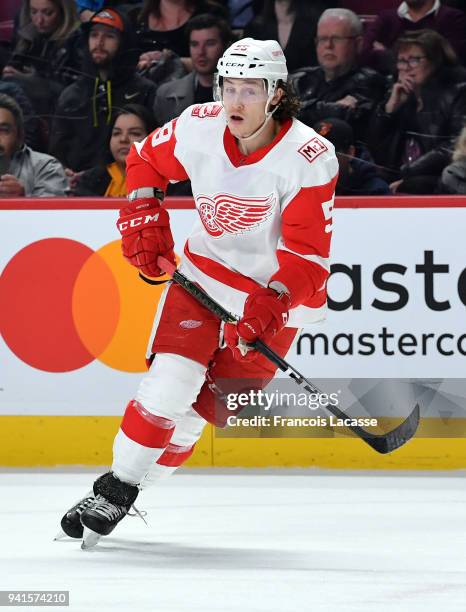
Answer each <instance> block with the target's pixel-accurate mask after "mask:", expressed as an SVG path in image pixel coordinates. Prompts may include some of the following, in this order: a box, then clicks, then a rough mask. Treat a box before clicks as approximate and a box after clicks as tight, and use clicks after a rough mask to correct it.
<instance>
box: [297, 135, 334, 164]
mask: <svg viewBox="0 0 466 612" xmlns="http://www.w3.org/2000/svg"><path fill="white" fill-rule="evenodd" d="M324 151H328V148H327V146H326V145H325V144H324V143H323V142H322V141H321V140H320V139H319V138H317V136H314V138H311V140H308V142H306V144H303V146H302V147H300V148H299V149H298V153H301V155H302V156H303V157H305V158H306V159H307V161H308V162H309V163H310V164H311V163H312V162H313V161H314V160H315V159H316V158H317V157H319V155H320V154H321V153H324Z"/></svg>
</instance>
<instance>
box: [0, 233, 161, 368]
mask: <svg viewBox="0 0 466 612" xmlns="http://www.w3.org/2000/svg"><path fill="white" fill-rule="evenodd" d="M163 278H168V277H162V279H163ZM165 286H166V285H165V284H162V285H148V284H147V283H144V282H143V281H142V280H141V279H140V278H139V276H138V273H137V271H136V269H135V268H133V267H132V266H130V265H129V264H128V263H127V262H126V261H125V259H124V258H123V257H122V255H121V249H120V240H115V241H114V242H110V243H109V244H106V245H104V246H103V247H101V248H100V249H98V250H97V251H94V250H92V249H90V248H89V247H88V246H86V245H85V244H82V243H81V242H77V241H75V240H69V239H67V238H47V239H44V240H39V241H37V242H34V243H32V244H29V245H28V246H26V247H25V248H23V249H21V251H19V252H18V253H16V255H14V257H13V258H12V259H11V260H10V261H9V262H8V264H7V265H6V267H5V269H4V270H3V273H2V275H1V276H0V304H1V308H0V334H1V335H2V337H3V339H4V341H5V343H6V344H7V346H8V347H9V349H10V350H11V351H12V352H13V353H14V354H15V355H16V356H17V357H18V358H19V359H21V360H22V361H23V362H25V363H27V364H28V365H30V366H32V367H34V368H37V369H39V370H43V371H45V372H70V371H72V370H77V369H79V368H82V367H84V366H86V365H88V364H89V363H91V362H92V361H94V360H96V359H97V360H99V361H100V362H101V363H103V364H105V365H107V366H108V367H110V368H114V369H116V370H121V371H123V372H143V371H145V369H146V365H145V353H146V346H147V340H148V337H149V334H150V330H151V327H152V321H153V318H154V314H155V310H156V308H157V304H158V301H159V299H160V296H161V294H162V291H163V289H164V288H165Z"/></svg>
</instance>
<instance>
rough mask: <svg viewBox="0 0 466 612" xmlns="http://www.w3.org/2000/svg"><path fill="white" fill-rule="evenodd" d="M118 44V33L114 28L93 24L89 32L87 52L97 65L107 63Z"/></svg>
mask: <svg viewBox="0 0 466 612" xmlns="http://www.w3.org/2000/svg"><path fill="white" fill-rule="evenodd" d="M119 46H120V35H119V34H118V31H117V30H115V29H114V28H109V27H108V26H106V25H103V24H95V25H93V26H92V29H91V31H90V32H89V53H90V54H91V57H92V61H93V62H94V64H96V65H97V66H106V65H108V64H109V63H110V62H111V61H112V60H113V58H114V57H115V55H116V53H117V51H118V47H119Z"/></svg>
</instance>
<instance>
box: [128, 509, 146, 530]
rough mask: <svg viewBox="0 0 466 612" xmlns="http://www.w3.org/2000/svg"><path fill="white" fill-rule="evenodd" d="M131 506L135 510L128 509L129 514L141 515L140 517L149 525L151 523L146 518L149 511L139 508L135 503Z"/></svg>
mask: <svg viewBox="0 0 466 612" xmlns="http://www.w3.org/2000/svg"><path fill="white" fill-rule="evenodd" d="M131 508H132V509H133V510H134V512H130V511H129V510H128V516H139V518H140V519H142V520H143V521H144V522H145V524H146V525H147V526H149V523H148V522H147V521H146V519H145V518H144V517H145V516H147V512H146V511H145V510H138V509H137V508H136V506H135V505H134V504H133V505H132V506H131Z"/></svg>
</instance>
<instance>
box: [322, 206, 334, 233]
mask: <svg viewBox="0 0 466 612" xmlns="http://www.w3.org/2000/svg"><path fill="white" fill-rule="evenodd" d="M333 202H334V198H332V199H331V200H328V201H327V202H322V210H323V211H324V217H325V220H326V221H330V223H326V224H325V233H326V234H329V233H330V232H331V231H332V230H333V224H332V213H333Z"/></svg>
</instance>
